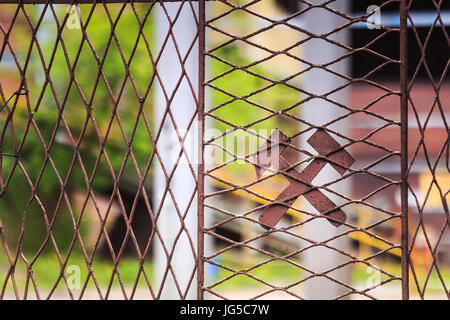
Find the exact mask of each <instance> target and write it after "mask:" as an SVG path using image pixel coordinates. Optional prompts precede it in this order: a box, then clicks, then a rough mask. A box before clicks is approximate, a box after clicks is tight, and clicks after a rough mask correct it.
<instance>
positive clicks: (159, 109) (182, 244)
mask: <svg viewBox="0 0 450 320" xmlns="http://www.w3.org/2000/svg"><path fill="white" fill-rule="evenodd" d="M180 5H181V2H176V3H167V2H165V3H164V7H165V10H167V12H168V14H169V16H170V18H171V20H172V21H173V20H175V18H176V16H177V14H178V11H179V8H180ZM192 5H193V6H194V8H196V10H197V9H198V8H197V4H194V3H193V4H192ZM155 9H156V10H155V12H154V14H155V16H154V19H155V22H156V48H155V56H156V55H157V54H158V53H159V52H160V51H161V47H162V45H163V43H164V40H165V38H166V35H167V34H168V32H169V21H168V18H167V16H166V13H165V12H164V9H163V8H162V7H161V6H160V5H159V4H157V5H156V7H155ZM173 33H174V36H175V39H176V45H177V47H178V50H179V52H180V54H181V57H182V59H183V58H184V57H185V56H186V53H187V51H188V50H189V47H190V46H191V44H192V42H193V40H194V38H195V36H196V33H197V26H196V23H195V19H194V15H193V12H192V9H191V7H190V4H189V3H187V2H186V3H184V5H183V8H182V10H181V13H180V14H179V16H178V18H177V20H176V22H175V24H174V27H173ZM198 60H199V59H198V46H197V44H196V45H195V46H194V48H192V49H191V53H190V54H189V58H188V59H187V61H186V63H185V69H186V72H187V74H188V77H189V79H190V81H191V83H192V86H193V88H194V90H195V91H197V89H198ZM157 70H158V73H159V76H160V79H161V83H162V84H163V86H164V89H165V91H166V94H167V95H168V96H169V97H170V96H171V95H172V93H173V91H174V89H175V87H176V85H177V83H178V81H179V79H180V77H181V74H182V68H181V63H180V59H179V57H178V54H177V50H176V47H175V45H174V41H173V39H172V37H169V40H168V42H167V44H166V46H165V48H164V50H163V54H162V56H161V60H160V61H159V63H158V65H157ZM154 88H155V110H154V113H155V128H157V127H159V126H160V124H161V121H162V119H163V115H164V110H165V109H166V107H167V100H166V97H165V96H164V93H163V90H162V89H161V84H160V82H159V81H158V82H156V83H155V84H154ZM196 108H197V106H196V103H195V100H194V99H193V94H192V91H191V88H190V86H189V83H188V81H187V80H186V78H184V79H183V81H182V82H181V85H180V87H179V88H178V89H177V91H176V94H175V97H174V99H173V100H172V102H171V104H170V109H171V110H172V113H173V116H174V118H175V122H176V124H177V127H178V129H179V132H180V134H181V135H183V134H184V133H185V131H186V129H187V127H188V123H189V121H190V120H191V118H192V116H193V115H194V112H195V110H196ZM196 124H197V121H196V120H195V121H194V124H193V126H192V127H191V129H190V131H189V135H188V137H189V138H188V139H189V142H188V143H187V144H186V148H188V154H189V157H190V160H191V164H192V166H193V168H194V170H196V169H197V151H196V150H194V148H195V147H194V146H195V145H196V143H197V138H196V135H197V125H196ZM155 131H156V129H155ZM157 147H158V151H159V152H160V155H161V158H162V161H163V163H164V166H165V168H166V170H167V173H168V174H170V172H171V171H172V169H173V166H174V164H175V161H176V157H177V155H178V153H179V151H180V148H181V146H180V144H179V142H178V139H177V137H176V133H175V129H174V125H173V124H172V122H171V120H170V118H169V115H167V117H166V119H165V121H164V127H163V129H162V133H161V137H160V141H159V142H158V143H157ZM153 174H154V189H153V195H154V200H153V203H154V205H153V208H154V210H155V211H156V210H157V208H158V206H159V205H160V203H161V197H162V195H163V192H164V190H165V189H166V183H167V179H166V177H165V175H164V173H163V171H162V169H161V166H160V164H159V163H158V160H157V159H156V158H155V160H154V167H153ZM170 188H171V190H172V192H173V194H174V196H175V198H176V203H177V205H178V207H179V209H180V211H181V214H184V212H185V210H186V207H187V206H188V204H189V202H190V198H191V196H192V193H193V191H194V190H195V180H194V178H193V176H192V173H191V170H190V168H189V166H188V162H187V160H186V158H185V156H184V155H183V156H182V158H181V159H180V162H179V164H178V167H177V169H176V171H175V174H174V176H173V178H172V180H171V183H170ZM184 223H185V225H186V228H187V229H188V230H189V234H190V237H191V239H192V244H193V245H194V248H195V251H196V245H197V199H196V198H195V199H194V200H193V201H192V203H191V205H190V210H189V212H188V214H187V216H186V218H185V220H184ZM180 225H181V224H180V218H179V217H178V215H177V212H176V210H175V205H174V203H173V201H172V198H171V196H170V195H169V194H167V195H166V197H165V200H164V205H163V208H162V210H161V214H160V217H159V219H158V222H157V226H158V229H159V232H160V234H161V236H162V238H163V240H164V243H165V246H166V248H167V250H168V251H169V252H170V250H172V247H173V244H174V241H175V237H176V236H177V234H178V232H179V230H180ZM153 243H154V247H153V249H154V252H153V257H154V260H153V261H154V270H155V276H154V280H155V281H154V283H155V289H159V287H160V284H161V281H162V279H163V277H164V273H165V271H166V269H167V266H168V259H167V255H166V253H165V252H164V250H163V247H162V245H161V242H160V240H159V238H158V237H157V235H156V234H155V238H154V240H153ZM195 263H196V261H195V259H194V257H193V255H192V247H191V244H190V242H189V240H188V237H187V235H186V233H185V232H183V233H182V235H181V236H180V237H179V239H178V240H177V241H176V247H175V251H174V254H173V257H172V260H171V262H170V265H171V266H172V268H173V270H174V272H175V275H176V279H177V282H178V284H179V285H180V288H181V291H182V293H183V294H184V292H185V291H186V288H187V286H188V283H189V280H190V277H191V275H192V271H193V269H194V266H195ZM196 289H197V288H196V277H195V276H194V278H193V279H192V282H191V284H190V290H189V294H188V295H187V298H188V299H195V298H196ZM161 298H162V299H179V298H180V294H179V292H178V290H177V288H176V285H175V281H174V280H173V277H172V274H171V272H170V271H169V272H168V274H167V279H166V281H165V284H164V287H163V291H162V295H161Z"/></svg>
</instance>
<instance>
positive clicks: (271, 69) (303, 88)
mask: <svg viewBox="0 0 450 320" xmlns="http://www.w3.org/2000/svg"><path fill="white" fill-rule="evenodd" d="M218 2H219V3H220V6H219V5H218V6H217V8H216V10H215V11H213V12H212V13H211V14H210V17H209V18H208V19H207V21H206V27H207V34H208V39H209V41H210V46H209V48H208V49H207V51H206V56H207V60H206V61H207V64H208V61H210V62H209V64H211V65H213V67H211V69H212V70H211V72H210V77H209V78H208V80H207V81H206V87H207V95H208V93H209V94H210V95H211V96H213V97H214V99H212V100H213V101H212V102H211V107H209V108H206V113H205V114H206V118H207V119H206V121H211V123H212V124H211V125H212V126H214V127H216V128H221V129H222V131H221V132H220V134H217V135H213V136H212V137H207V138H206V150H211V151H210V152H211V153H214V155H216V154H215V152H218V153H219V154H221V155H222V154H225V157H224V159H225V161H220V160H217V161H216V162H215V163H214V164H212V165H211V166H210V167H209V169H208V170H207V171H206V172H205V175H206V180H205V181H206V185H208V184H210V185H213V186H214V188H212V190H210V192H206V194H205V208H206V209H205V210H206V211H205V217H207V216H208V214H211V215H213V216H214V218H213V219H211V220H210V221H211V222H210V223H209V224H208V223H207V225H206V227H205V235H206V238H205V239H208V238H213V239H215V240H217V242H218V243H219V245H218V247H215V248H214V249H212V250H211V251H210V252H209V253H208V252H206V253H205V256H206V263H207V264H210V265H213V266H216V267H218V268H220V269H221V270H222V271H223V272H221V273H220V274H221V275H222V276H221V277H220V278H219V279H213V280H210V281H206V283H205V292H206V293H207V294H208V295H209V296H216V297H221V298H230V297H233V294H234V290H233V286H239V284H242V283H251V284H252V286H251V288H252V289H248V290H242V291H241V292H240V295H239V297H242V298H252V299H257V298H281V299H289V298H300V299H302V298H307V297H322V298H324V297H326V298H336V299H342V298H356V299H358V298H376V297H381V296H383V295H384V296H385V297H386V296H390V297H393V298H398V297H400V294H401V289H400V288H401V279H402V273H401V268H400V267H397V268H396V267H392V265H389V263H383V261H397V262H398V261H399V260H400V255H401V253H400V250H399V249H400V244H401V239H400V232H399V230H400V217H401V211H400V206H399V204H395V201H392V200H393V198H395V197H400V188H399V186H400V150H401V146H400V127H401V123H400V96H401V92H400V86H399V77H398V78H394V79H392V80H391V81H383V80H380V79H379V78H377V77H376V76H377V73H379V72H382V71H383V70H384V69H386V68H394V69H395V70H397V76H399V74H400V73H399V71H398V70H400V68H399V66H400V64H401V61H400V56H399V50H397V51H396V53H395V55H387V54H385V53H384V52H383V50H380V47H377V43H378V42H381V41H382V40H383V39H385V38H387V37H393V38H395V39H397V42H396V43H397V45H398V43H399V40H398V39H399V38H400V37H399V28H394V27H385V26H380V28H379V29H378V30H376V31H375V33H374V34H375V36H370V37H367V38H366V39H364V41H363V43H361V44H359V45H358V46H352V44H351V43H350V41H349V32H350V31H349V30H350V29H351V28H353V27H355V26H357V25H359V24H361V23H364V22H365V21H367V19H368V18H369V17H370V16H371V14H363V15H362V16H360V17H358V18H355V17H354V16H353V15H352V14H350V12H349V10H350V9H349V6H348V3H345V2H344V1H299V4H300V6H299V7H298V8H296V9H295V10H294V11H292V12H291V13H289V14H284V15H283V13H280V12H277V11H276V10H274V9H273V10H272V11H271V10H270V9H267V8H265V6H264V1H238V2H236V1H218ZM398 5H399V2H398V1H385V2H383V3H382V5H381V10H385V9H388V8H393V7H394V8H396V9H395V10H397V11H398V10H399V7H398ZM230 20H231V21H247V22H248V24H245V23H244V24H241V25H238V24H231V23H229V21H230ZM306 26H307V27H306ZM355 56H363V57H368V58H369V59H370V58H371V57H372V58H374V59H373V60H374V61H376V62H375V63H374V64H373V65H372V67H371V68H370V69H369V71H368V72H367V73H365V74H363V75H361V76H358V77H353V76H352V75H351V74H350V67H349V61H350V59H352V58H353V57H355ZM213 61H217V62H218V63H215V62H213ZM243 83H246V84H248V85H246V86H243V85H242V84H243ZM216 92H219V93H220V94H217V93H216ZM233 110H235V111H238V110H241V111H240V112H241V114H240V116H239V117H235V116H234V113H233ZM244 110H245V111H244ZM238 112H239V111H238ZM274 128H277V130H275V131H274V130H272V129H274ZM265 129H269V130H265ZM230 140H232V141H234V140H239V141H240V142H238V143H237V144H233V143H230V144H228V142H229V141H230ZM255 141H257V142H256V143H255ZM235 145H237V146H238V147H235ZM255 145H256V146H255ZM275 147H277V150H276V151H275V150H274V148H275ZM311 147H312V148H311ZM271 148H272V150H271ZM206 154H207V155H209V154H210V153H209V151H206ZM263 154H264V156H265V157H266V159H265V160H262V158H263ZM275 162H277V163H276V164H275ZM322 170H324V171H326V173H323V172H321V171H322ZM396 171H397V172H396ZM305 200H306V201H305ZM393 203H394V204H393ZM229 230H234V233H233V232H229ZM395 230H397V232H396V231H395ZM227 231H228V232H227ZM237 234H239V235H237ZM355 242H357V243H359V250H358V249H355V248H356V246H355ZM368 243H370V246H371V248H367V244H368ZM239 250H240V251H241V253H240V255H241V258H240V259H241V260H236V258H235V255H233V254H231V253H232V252H236V251H239ZM394 264H395V263H394ZM270 268H271V269H272V270H273V273H270V272H265V270H269V269H270ZM358 273H360V274H361V273H362V274H364V273H365V274H366V275H372V276H373V279H372V280H374V279H375V278H377V281H370V280H369V281H362V282H357V281H355V278H354V277H355V274H356V275H357V274H358ZM292 275H293V276H292ZM369 278H370V277H369ZM324 291H327V292H326V293H325V292H324Z"/></svg>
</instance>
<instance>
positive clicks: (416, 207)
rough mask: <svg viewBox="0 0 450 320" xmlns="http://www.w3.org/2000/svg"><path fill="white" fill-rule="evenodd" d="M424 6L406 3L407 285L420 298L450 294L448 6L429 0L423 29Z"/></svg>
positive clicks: (449, 54)
mask: <svg viewBox="0 0 450 320" xmlns="http://www.w3.org/2000/svg"><path fill="white" fill-rule="evenodd" d="M422 5H423V4H422V3H420V2H419V1H408V11H409V12H410V13H409V15H408V22H409V24H410V29H409V33H408V39H409V48H412V51H413V53H412V55H413V58H412V59H410V61H409V65H410V70H409V71H410V72H409V82H408V98H409V99H408V102H409V106H408V108H409V117H408V119H409V166H408V189H409V199H408V203H409V207H410V216H409V219H410V223H409V232H410V243H409V256H410V288H411V294H413V295H415V296H417V297H418V298H421V299H426V298H435V299H436V298H439V299H440V298H450V291H449V285H450V283H449V269H448V262H449V260H448V259H449V255H448V252H449V250H450V247H449V243H448V239H449V235H450V229H449V227H450V224H449V221H450V220H449V211H448V198H449V190H450V180H449V177H450V168H449V133H450V131H449V127H448V119H449V118H448V112H449V106H448V99H449V86H448V70H449V61H450V60H449V57H450V40H449V30H448V23H447V21H445V19H444V18H445V16H446V15H448V13H447V12H448V11H446V10H448V4H447V3H445V1H430V3H429V8H428V10H429V11H428V15H429V16H430V18H431V20H430V23H429V25H427V26H426V27H424V26H423V24H421V23H420V21H419V20H420V17H419V16H418V15H414V14H413V12H415V11H416V10H418V9H420V7H421V6H422Z"/></svg>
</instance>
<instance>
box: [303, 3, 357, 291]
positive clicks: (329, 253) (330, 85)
mask: <svg viewBox="0 0 450 320" xmlns="http://www.w3.org/2000/svg"><path fill="white" fill-rule="evenodd" d="M309 2H310V3H312V4H322V3H324V2H326V1H325V0H310V1H309ZM349 3H350V1H347V0H338V1H335V2H334V3H332V4H328V6H329V7H331V8H334V9H336V10H338V11H340V12H348V4H349ZM346 22H348V20H345V19H344V18H342V17H340V16H338V15H336V14H333V13H331V12H330V11H327V10H325V9H323V8H314V9H311V10H309V11H307V12H306V13H305V14H303V15H302V16H301V25H302V27H303V28H305V29H306V30H308V31H309V32H311V33H313V34H315V35H321V34H325V33H328V32H330V31H331V30H333V29H335V28H337V27H340V26H342V25H343V24H345V23H346ZM348 30H349V29H348V28H346V29H345V30H342V31H340V32H338V33H335V34H333V35H331V36H329V38H330V39H333V40H334V41H337V42H338V43H342V44H347V43H348V38H349V31H348ZM306 36H307V35H305V37H306ZM302 50H303V55H302V57H303V58H304V59H305V60H306V61H308V62H311V63H313V64H316V65H321V64H324V63H328V62H331V61H333V60H334V59H336V58H338V57H340V56H342V55H344V54H346V53H347V52H346V50H345V49H342V48H340V47H338V46H335V45H333V44H331V43H329V42H326V41H325V40H323V39H310V40H309V41H307V42H306V43H305V44H304V45H303V47H302ZM304 67H305V68H306V67H308V66H307V65H305V66H304ZM328 68H329V69H332V70H334V71H336V72H339V73H341V74H344V75H349V73H348V71H349V65H348V59H347V60H345V61H340V62H338V63H335V64H333V65H330V66H329V67H328ZM344 83H345V80H344V79H342V78H340V77H338V76H336V75H333V74H332V73H330V72H328V71H326V70H323V69H320V68H314V69H312V70H310V71H308V72H306V73H305V75H304V77H303V79H302V88H303V89H304V90H305V91H307V92H308V93H311V94H324V93H326V92H329V91H331V90H333V89H334V88H337V87H339V86H341V85H342V84H344ZM303 98H305V96H304V95H302V99H303ZM328 98H330V99H332V100H334V101H336V102H339V103H342V104H346V103H347V102H348V100H347V90H341V91H339V92H337V93H334V94H332V95H330V96H328ZM343 113H344V112H343V111H342V109H340V107H338V106H337V105H335V104H333V103H329V102H326V101H325V100H323V99H320V98H315V99H312V100H310V101H309V102H307V103H305V104H304V105H303V106H302V107H301V117H302V118H303V119H304V120H305V121H308V122H310V123H311V124H313V125H323V124H325V123H327V122H329V121H330V120H333V119H336V118H338V117H339V116H340V115H342V114H343ZM330 128H332V129H333V130H336V131H338V132H340V133H342V134H343V135H345V134H346V131H347V126H346V125H345V124H344V121H342V120H341V121H339V122H338V123H337V124H335V125H332V126H330ZM314 132H315V130H312V131H310V132H308V134H307V135H305V137H304V140H303V142H302V143H303V146H302V147H303V149H305V150H308V151H310V152H311V153H312V154H316V153H317V152H316V151H314V149H312V148H311V147H310V146H309V145H308V143H307V142H306V140H307V139H308V138H309V136H310V135H312V134H313V133H314ZM334 138H336V137H334ZM336 140H338V142H339V143H343V142H344V143H345V142H347V141H342V140H340V139H338V138H336ZM337 178H339V174H338V173H337V172H336V171H335V170H334V169H333V168H332V167H331V166H330V165H327V166H326V167H325V168H324V169H323V170H322V172H321V173H319V175H318V176H317V177H316V178H315V179H314V180H313V184H315V185H318V186H320V185H323V184H326V183H328V182H330V181H333V180H335V179H337ZM330 188H331V189H333V190H336V191H338V192H339V193H342V194H347V195H348V194H349V191H350V185H349V183H348V182H340V183H337V184H334V185H332V186H330ZM324 193H325V194H326V195H327V196H328V197H329V198H330V199H331V200H332V201H333V202H334V203H336V204H340V203H342V199H340V197H337V196H335V195H333V194H330V193H327V192H325V191H324ZM305 202H306V201H305ZM306 203H307V202H306ZM306 210H307V211H308V212H312V213H317V211H316V210H315V209H314V208H313V207H312V206H311V205H310V204H309V203H307V205H306ZM344 211H346V210H345V208H344ZM347 215H348V211H347ZM345 228H346V227H345V226H340V227H338V228H336V227H335V226H333V225H331V224H330V223H329V222H328V221H327V220H325V219H315V220H313V221H312V222H309V223H307V224H306V225H305V236H306V237H307V238H309V239H311V240H314V241H324V240H327V239H329V238H331V237H333V236H335V235H336V234H338V233H340V232H343V231H344V230H346V229H345ZM328 244H329V245H331V246H334V247H337V248H339V249H341V250H346V249H347V246H348V241H347V240H346V239H345V237H344V238H340V239H339V240H335V241H332V242H330V243H328ZM306 245H307V244H306ZM303 259H304V263H305V266H306V267H308V268H310V269H311V270H313V271H314V272H323V271H326V270H329V269H332V268H333V267H335V266H337V265H339V264H341V263H343V262H344V261H346V260H347V259H348V258H344V256H342V255H341V254H340V253H337V252H336V251H334V250H330V249H327V248H325V247H314V248H312V249H309V250H307V251H306V252H305V254H304V255H303ZM328 275H329V276H332V277H333V278H335V279H338V280H339V281H342V282H344V283H349V278H350V268H348V267H346V268H345V269H340V270H339V271H335V272H332V273H329V274H328ZM305 286H306V297H307V298H309V299H332V298H335V297H337V296H339V295H340V294H342V293H343V292H346V291H348V289H345V287H342V286H341V285H339V284H336V283H335V282H333V281H331V280H329V279H326V278H325V277H315V278H313V279H310V280H308V281H307V282H305Z"/></svg>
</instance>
